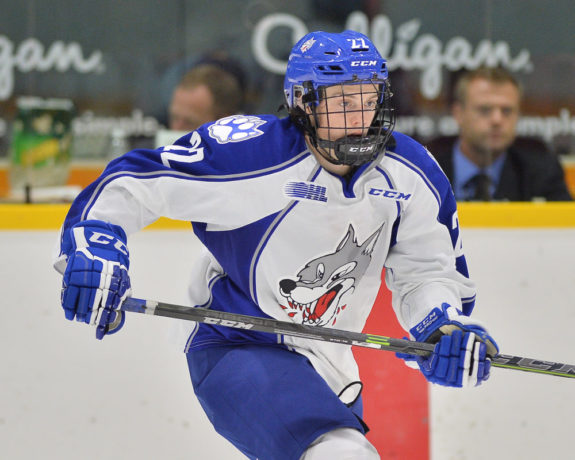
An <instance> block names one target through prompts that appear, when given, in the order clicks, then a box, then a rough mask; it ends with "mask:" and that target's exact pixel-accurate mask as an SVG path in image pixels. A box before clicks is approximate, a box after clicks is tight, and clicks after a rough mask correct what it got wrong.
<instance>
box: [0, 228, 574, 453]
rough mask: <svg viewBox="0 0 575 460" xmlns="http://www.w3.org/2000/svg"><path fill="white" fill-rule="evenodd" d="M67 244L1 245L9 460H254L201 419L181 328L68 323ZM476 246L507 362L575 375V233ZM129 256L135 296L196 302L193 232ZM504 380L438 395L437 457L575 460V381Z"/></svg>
mask: <svg viewBox="0 0 575 460" xmlns="http://www.w3.org/2000/svg"><path fill="white" fill-rule="evenodd" d="M56 236H57V234H56V232H0V254H1V260H2V262H1V265H0V288H1V292H2V307H1V308H0V358H1V366H0V457H2V458H9V459H15V460H19V459H26V460H29V459H36V458H38V459H40V458H41V459H52V458H54V459H59V460H67V459H77V458H82V459H85V460H91V459H103V458H106V459H109V460H116V459H118V460H120V459H122V460H125V459H132V458H134V459H135V458H138V459H141V460H147V459H150V460H151V459H158V458H170V459H176V460H177V459H184V458H185V459H190V458H193V459H202V460H212V459H213V460H221V459H226V460H234V459H241V458H244V457H243V456H241V455H239V454H238V453H237V452H236V451H235V450H234V448H233V447H232V446H231V445H230V444H228V443H227V441H225V440H223V438H220V437H219V436H218V435H217V434H215V433H214V432H213V429H212V428H211V426H210V425H209V423H208V421H207V419H206V417H205V416H204V415H203V413H202V412H201V409H200V408H199V405H198V403H197V401H196V399H195V397H194V395H193V391H192V387H191V384H190V383H189V377H188V375H187V368H186V364H185V359H184V355H183V354H182V353H179V352H178V351H176V350H174V349H173V346H172V345H171V344H170V343H169V342H168V340H167V332H168V329H169V322H170V320H168V319H165V318H156V317H148V316H144V315H135V314H134V315H130V316H129V317H128V319H127V324H126V326H125V327H124V330H122V331H120V333H119V334H116V335H114V336H110V337H106V338H105V339H104V340H103V341H101V342H99V341H96V340H95V339H94V338H93V330H92V329H91V328H90V327H89V326H87V325H84V324H75V323H71V322H68V321H66V320H65V319H64V317H63V312H62V310H61V307H60V306H59V289H60V280H59V275H57V273H56V272H55V271H53V270H52V269H51V268H50V263H51V262H50V260H51V250H52V246H53V243H54V240H55V238H56ZM464 244H465V247H466V252H467V254H468V258H469V262H470V268H471V270H472V273H473V275H474V278H475V280H476V282H477V284H478V288H479V299H478V307H477V310H476V312H477V316H478V317H480V318H481V319H484V320H485V321H486V323H488V324H489V327H490V329H491V332H492V333H493V335H494V337H495V338H496V339H497V340H498V341H499V344H500V346H501V350H502V352H504V353H506V354H514V355H521V356H528V357H534V358H542V359H549V360H552V361H562V362H568V363H575V351H574V350H575V347H573V345H572V338H571V337H570V332H571V325H572V324H575V321H574V320H575V310H574V309H573V308H572V307H573V297H574V296H573V286H575V230H537V231H534V230H521V231H519V230H514V231H511V230H466V231H465V233H464ZM130 249H131V253H132V270H131V276H132V282H133V285H134V295H135V296H137V297H143V298H151V299H159V300H166V301H170V302H174V303H179V302H183V299H184V292H185V287H184V285H185V281H186V277H187V274H188V266H189V260H190V259H192V258H193V257H194V253H195V251H196V250H197V243H196V240H195V238H194V237H193V236H192V235H191V233H184V232H143V233H140V234H137V235H135V236H133V237H132V238H131V240H130ZM380 333H382V334H385V331H380ZM492 375H493V377H492V379H491V380H490V381H489V382H488V383H487V384H486V385H485V386H484V387H482V388H476V389H473V390H470V391H461V390H453V389H444V388H439V387H434V388H432V389H431V390H430V395H431V407H432V410H431V426H432V430H431V433H432V438H431V439H432V458H433V459H434V460H446V459H457V460H479V459H488V458H489V459H490V460H491V459H494V458H495V459H499V458H504V459H508V458H522V459H525V460H530V459H533V460H535V459H537V460H539V459H543V458H545V459H547V458H553V459H567V458H571V457H570V456H569V454H570V453H571V452H570V449H569V447H568V446H569V440H570V438H569V436H570V434H571V431H572V430H571V429H570V425H571V415H572V414H573V413H575V391H574V390H575V382H573V381H572V380H570V379H561V378H558V377H550V376H541V375H531V374H527V373H523V372H517V371H510V370H505V369H494V370H493V374H492ZM414 442H416V441H415V440H414Z"/></svg>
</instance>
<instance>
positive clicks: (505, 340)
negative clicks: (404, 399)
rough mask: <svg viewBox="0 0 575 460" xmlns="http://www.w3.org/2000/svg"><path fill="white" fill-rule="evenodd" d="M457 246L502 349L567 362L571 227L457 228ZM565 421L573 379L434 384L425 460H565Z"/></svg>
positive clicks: (515, 377)
mask: <svg viewBox="0 0 575 460" xmlns="http://www.w3.org/2000/svg"><path fill="white" fill-rule="evenodd" d="M463 244H464V249H465V251H466V254H467V255H468V259H469V264H470V271H471V273H472V275H473V278H474V279H475V280H476V283H477V286H478V302H477V307H476V310H475V312H474V316H476V317H477V318H480V319H482V320H483V321H484V322H485V323H486V324H488V325H489V330H490V332H491V333H492V334H493V336H494V338H495V339H496V340H497V341H498V343H499V347H500V349H501V352H502V353H505V354H509V355H518V356H524V357H529V358H537V359H543V360H545V359H546V360H549V361H556V362H563V363H569V364H575V343H574V335H573V325H574V324H575V292H574V291H575V230H573V229H570V230H494V229H490V230H479V229H473V230H472V229H466V230H465V233H464V240H463ZM573 414H575V380H573V379H566V378H560V377H552V376H546V375H535V374H531V373H525V372H520V371H512V370H507V369H499V368H498V369H493V370H492V378H491V379H490V380H489V381H488V382H487V383H486V385H484V386H482V387H478V388H472V389H470V390H466V391H458V390H453V389H447V388H442V387H437V386H433V387H432V388H431V427H432V430H431V433H432V436H431V443H432V454H433V455H432V459H433V460H451V459H453V460H488V459H489V460H493V459H522V460H542V459H554V460H563V459H565V460H567V459H572V458H574V457H573V449H572V447H571V443H570V441H571V436H573Z"/></svg>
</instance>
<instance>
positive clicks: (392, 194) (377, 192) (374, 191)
mask: <svg viewBox="0 0 575 460" xmlns="http://www.w3.org/2000/svg"><path fill="white" fill-rule="evenodd" d="M369 194H370V195H374V196H381V197H383V198H392V199H394V200H403V201H407V200H409V199H410V198H411V193H407V194H406V193H403V192H399V191H397V190H384V189H382V188H371V189H370V191H369Z"/></svg>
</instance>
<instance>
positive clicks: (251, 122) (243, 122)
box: [208, 115, 265, 144]
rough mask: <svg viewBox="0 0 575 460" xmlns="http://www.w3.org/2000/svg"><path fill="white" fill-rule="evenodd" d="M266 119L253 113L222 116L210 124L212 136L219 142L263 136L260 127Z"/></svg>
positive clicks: (238, 140)
mask: <svg viewBox="0 0 575 460" xmlns="http://www.w3.org/2000/svg"><path fill="white" fill-rule="evenodd" d="M264 123H265V120H262V119H261V118H259V117H254V116H252V115H232V116H231V117H226V118H221V119H220V120H218V121H216V122H215V123H213V124H212V125H210V126H209V128H208V131H209V133H210V137H211V138H212V139H215V140H216V141H218V144H227V143H229V142H241V141H245V140H248V139H252V138H254V137H258V136H261V135H262V134H263V131H260V130H259V129H258V127H259V126H261V125H263V124H264Z"/></svg>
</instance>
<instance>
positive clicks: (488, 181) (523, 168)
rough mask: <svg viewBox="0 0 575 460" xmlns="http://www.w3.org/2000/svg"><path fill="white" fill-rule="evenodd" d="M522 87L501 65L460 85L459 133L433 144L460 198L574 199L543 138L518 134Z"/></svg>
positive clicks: (456, 106)
mask: <svg viewBox="0 0 575 460" xmlns="http://www.w3.org/2000/svg"><path fill="white" fill-rule="evenodd" d="M520 100H521V88H520V86H519V83H518V82H517V80H516V79H515V78H514V77H513V75H511V74H510V73H509V72H507V71H506V70H504V69H501V68H479V69H477V70H474V71H472V72H469V73H467V74H465V75H464V76H463V77H461V78H460V79H459V80H458V82H457V84H456V86H455V102H454V104H453V116H454V118H455V120H456V121H457V124H458V125H459V137H455V136H453V137H443V138H439V139H436V140H433V141H431V142H430V143H428V145H427V147H428V149H429V151H430V152H431V153H432V154H433V156H434V157H435V158H436V159H437V161H438V163H439V164H440V165H441V167H442V169H443V171H444V172H445V174H446V175H447V177H448V178H449V180H450V182H451V184H452V186H453V191H454V193H455V198H456V199H457V200H460V201H463V200H475V201H489V200H507V201H531V200H534V199H545V200H548V201H570V200H571V199H572V198H571V195H570V194H569V191H568V189H567V185H566V184H565V178H564V172H563V168H562V166H561V164H560V162H559V160H558V158H557V157H556V156H555V155H554V154H552V153H551V152H549V151H548V149H547V148H546V147H545V144H544V143H543V142H541V141H537V140H535V139H528V138H517V137H516V126H517V121H518V119H519V106H520Z"/></svg>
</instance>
